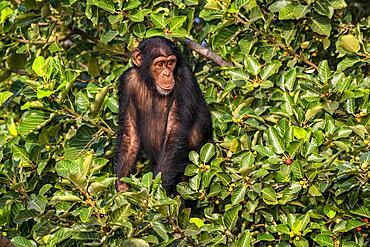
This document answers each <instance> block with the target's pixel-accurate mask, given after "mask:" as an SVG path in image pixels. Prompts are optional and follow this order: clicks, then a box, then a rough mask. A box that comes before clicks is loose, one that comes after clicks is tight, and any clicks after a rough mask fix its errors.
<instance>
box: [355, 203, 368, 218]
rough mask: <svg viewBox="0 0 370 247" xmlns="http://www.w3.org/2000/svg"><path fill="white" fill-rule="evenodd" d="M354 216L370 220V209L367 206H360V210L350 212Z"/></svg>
mask: <svg viewBox="0 0 370 247" xmlns="http://www.w3.org/2000/svg"><path fill="white" fill-rule="evenodd" d="M350 212H351V213H352V214H355V215H359V216H362V217H366V218H368V219H370V208H369V207H366V206H360V207H359V208H356V209H353V210H351V211H350Z"/></svg>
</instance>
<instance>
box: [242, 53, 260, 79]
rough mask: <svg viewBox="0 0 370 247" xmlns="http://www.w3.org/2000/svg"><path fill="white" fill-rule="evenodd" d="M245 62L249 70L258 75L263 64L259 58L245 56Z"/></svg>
mask: <svg viewBox="0 0 370 247" xmlns="http://www.w3.org/2000/svg"><path fill="white" fill-rule="evenodd" d="M245 62H246V69H247V71H248V72H249V73H251V74H252V75H258V73H259V71H260V70H261V65H260V63H259V62H258V60H257V59H255V58H254V57H250V56H248V57H246V58H245Z"/></svg>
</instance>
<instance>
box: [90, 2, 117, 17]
mask: <svg viewBox="0 0 370 247" xmlns="http://www.w3.org/2000/svg"><path fill="white" fill-rule="evenodd" d="M94 4H95V5H96V6H98V7H99V8H102V9H104V10H106V11H108V12H110V13H112V14H113V13H114V12H115V6H114V3H113V2H112V1H109V0H98V1H96V0H95V1H94Z"/></svg>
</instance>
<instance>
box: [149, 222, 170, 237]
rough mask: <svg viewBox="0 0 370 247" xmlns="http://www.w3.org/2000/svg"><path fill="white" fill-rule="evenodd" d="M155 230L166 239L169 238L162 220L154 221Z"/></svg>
mask: <svg viewBox="0 0 370 247" xmlns="http://www.w3.org/2000/svg"><path fill="white" fill-rule="evenodd" d="M152 226H153V230H154V231H155V232H156V233H157V234H158V235H159V236H160V237H161V238H162V239H163V240H164V241H167V240H168V235H167V231H166V228H165V227H164V225H163V224H162V223H160V222H152Z"/></svg>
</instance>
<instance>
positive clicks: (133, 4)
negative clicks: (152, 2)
mask: <svg viewBox="0 0 370 247" xmlns="http://www.w3.org/2000/svg"><path fill="white" fill-rule="evenodd" d="M140 5H141V2H140V1H139V0H129V1H128V3H127V4H124V5H123V8H122V10H132V9H136V8H137V7H139V6H140Z"/></svg>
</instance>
